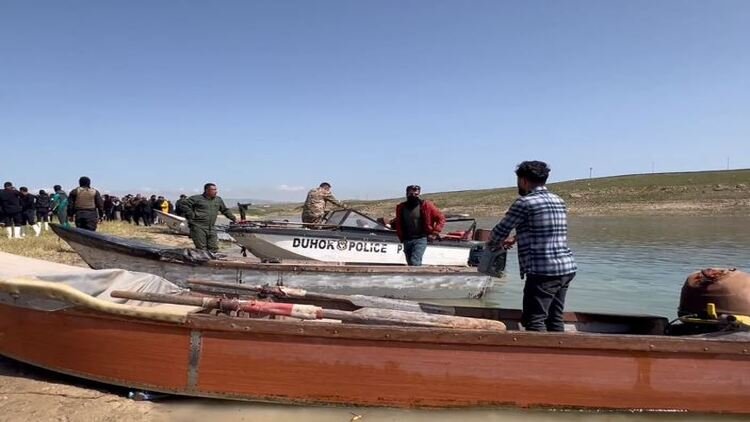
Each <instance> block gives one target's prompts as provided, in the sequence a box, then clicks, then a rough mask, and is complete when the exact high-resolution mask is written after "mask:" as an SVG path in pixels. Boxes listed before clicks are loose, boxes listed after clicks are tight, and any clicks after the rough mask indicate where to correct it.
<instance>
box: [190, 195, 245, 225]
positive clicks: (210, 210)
mask: <svg viewBox="0 0 750 422" xmlns="http://www.w3.org/2000/svg"><path fill="white" fill-rule="evenodd" d="M180 209H181V210H182V215H183V216H185V218H187V221H188V224H195V225H196V226H200V227H205V228H212V227H213V226H214V225H215V224H216V217H217V216H218V215H219V213H222V214H224V215H225V216H226V217H227V218H228V219H230V220H232V221H237V217H235V216H234V214H232V211H229V208H227V206H226V205H224V200H223V199H221V197H219V196H217V197H215V198H213V199H208V198H206V197H205V196H203V195H193V196H191V197H189V198H187V199H185V200H184V201H182V203H180Z"/></svg>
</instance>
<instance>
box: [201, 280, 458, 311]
mask: <svg viewBox="0 0 750 422" xmlns="http://www.w3.org/2000/svg"><path fill="white" fill-rule="evenodd" d="M187 285H188V286H190V287H191V288H192V289H194V290H201V291H204V292H209V293H216V291H217V290H218V291H221V292H231V293H236V292H252V293H262V294H264V295H267V296H273V297H276V298H285V297H286V298H292V299H310V300H326V301H333V302H344V303H347V304H350V305H352V306H354V307H358V308H380V309H393V310H399V311H408V312H428V313H431V314H450V313H451V312H450V308H449V307H444V306H439V305H429V304H423V303H419V302H413V301H409V300H399V299H387V298H383V297H375V296H364V295H337V294H330V293H316V292H310V291H307V290H303V289H294V288H290V287H284V286H248V285H245V284H236V283H221V282H217V281H209V280H188V281H187ZM196 288H197V289H196Z"/></svg>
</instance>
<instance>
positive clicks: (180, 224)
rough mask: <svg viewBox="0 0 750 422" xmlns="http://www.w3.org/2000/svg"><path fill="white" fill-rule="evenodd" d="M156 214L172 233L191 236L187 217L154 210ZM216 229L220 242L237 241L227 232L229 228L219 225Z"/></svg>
mask: <svg viewBox="0 0 750 422" xmlns="http://www.w3.org/2000/svg"><path fill="white" fill-rule="evenodd" d="M154 212H155V213H156V215H158V216H159V218H161V219H162V221H164V224H166V225H167V227H168V228H169V231H171V232H172V233H174V234H181V235H185V236H189V235H190V228H189V227H188V224H187V219H186V218H185V217H180V216H179V215H175V214H169V213H166V212H162V211H159V210H154ZM216 228H217V233H216V235H217V237H218V238H219V240H222V241H224V242H234V241H235V240H234V238H233V237H232V236H230V235H229V234H228V233H227V232H226V230H227V226H224V225H217V226H216Z"/></svg>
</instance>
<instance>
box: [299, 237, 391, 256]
mask: <svg viewBox="0 0 750 422" xmlns="http://www.w3.org/2000/svg"><path fill="white" fill-rule="evenodd" d="M292 247H293V248H302V249H321V250H331V251H332V250H339V251H356V252H369V253H388V244H387V243H383V242H366V241H363V240H346V239H341V240H332V239H309V238H305V237H295V238H294V239H292ZM402 249H403V247H402V246H401V245H400V244H399V245H398V247H397V250H396V253H399V252H401V250H402Z"/></svg>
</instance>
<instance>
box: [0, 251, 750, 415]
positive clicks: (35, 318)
mask: <svg viewBox="0 0 750 422" xmlns="http://www.w3.org/2000/svg"><path fill="white" fill-rule="evenodd" d="M5 255H7V254H5ZM4 265H5V266H7V263H6V264H4ZM4 265H0V354H2V355H5V356H8V357H10V358H13V359H17V360H20V361H23V362H26V363H29V364H32V365H36V366H39V367H43V368H47V369H50V370H53V371H57V372H61V373H65V374H70V375H74V376H77V377H81V378H86V379H90V380H95V381H100V382H104V383H109V384H114V385H121V386H126V387H130V388H138V389H145V390H152V391H158V392H165V393H173V394H180V395H187V396H201V397H217V398H228V399H240V400H254V401H255V400H257V401H272V402H283V403H300V404H309V403H322V404H333V405H365V406H393V407H467V406H483V407H493V406H523V407H529V406H532V407H539V406H543V407H554V408H595V409H628V410H632V409H637V410H687V411H694V412H722V413H750V381H749V380H750V351H749V350H750V342H748V337H747V336H746V333H729V334H727V333H718V334H715V335H710V336H687V337H671V336H666V335H664V330H665V328H666V327H667V320H666V319H665V318H660V317H650V316H617V315H600V314H586V313H569V314H566V321H567V327H566V328H567V329H568V330H569V332H567V333H559V334H553V333H531V332H523V331H517V328H518V318H519V312H518V311H514V310H503V309H490V308H467V307H444V308H443V311H444V312H447V313H451V314H454V315H463V316H470V317H478V318H485V319H489V320H495V321H502V322H504V323H505V325H506V326H507V328H508V329H507V331H502V330H500V331H498V330H476V329H449V328H419V327H406V326H395V325H383V324H378V325H367V324H358V323H348V322H343V323H335V322H315V321H301V320H290V319H285V320H276V319H258V318H250V317H247V316H229V315H224V314H216V313H215V312H207V311H205V310H203V309H202V308H200V307H184V306H174V305H171V306H172V307H164V306H170V305H158V306H155V307H154V306H147V305H146V304H140V305H134V304H129V303H114V300H113V299H110V298H107V297H106V296H105V295H103V294H102V291H108V290H111V289H113V288H116V287H117V286H113V285H107V286H102V285H100V284H97V283H101V282H102V280H104V279H110V280H111V279H112V274H109V275H108V276H107V277H99V276H97V275H96V273H97V271H92V270H84V271H92V273H93V274H91V275H88V276H87V275H85V274H81V273H75V272H72V273H64V272H60V273H58V274H54V275H47V276H43V275H41V276H40V275H35V276H34V279H31V280H30V279H28V277H25V278H18V277H14V276H8V275H3V274H2V269H3V268H7V267H4ZM14 265H15V264H14ZM130 274H133V273H130ZM119 276H120V277H125V275H123V274H120V275H119ZM136 276H137V275H136ZM66 278H67V279H69V280H73V282H71V283H65V282H61V280H65V279H66ZM87 280H88V281H90V282H91V283H89V284H87V283H86V281H87ZM127 281H128V282H127V283H125V284H126V285H129V286H130V290H133V289H136V290H138V288H139V287H140V291H142V292H143V291H146V289H143V288H142V287H143V286H142V285H141V284H138V283H134V282H132V280H127ZM95 282H96V283H95ZM92 283H93V284H92ZM164 283H167V282H166V281H163V280H162V282H161V283H156V284H158V285H159V286H160V289H161V290H162V291H164V290H165V289H166V290H169V286H167V287H166V288H165V287H164ZM94 284H96V285H97V286H98V287H97V288H96V289H92V288H91V286H92V285H94ZM74 286H75V287H74ZM173 287H176V286H173ZM103 289H104V290H103ZM318 305H319V306H321V307H329V306H331V303H326V302H322V303H318ZM338 305H339V306H338V307H339V309H340V310H343V312H348V311H354V312H356V311H357V310H356V307H354V306H353V307H350V308H349V309H348V310H347V308H346V306H345V303H343V304H342V302H339V303H338ZM238 315H242V314H238Z"/></svg>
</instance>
